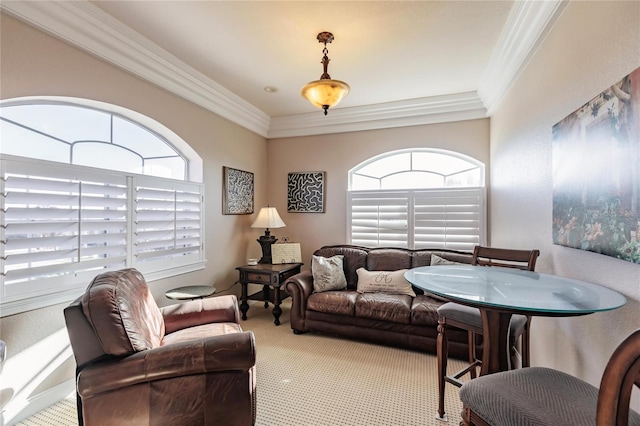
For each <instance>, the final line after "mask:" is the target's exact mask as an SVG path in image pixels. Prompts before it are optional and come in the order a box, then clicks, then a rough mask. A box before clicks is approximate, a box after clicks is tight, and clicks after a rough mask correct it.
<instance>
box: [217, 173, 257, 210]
mask: <svg viewBox="0 0 640 426" xmlns="http://www.w3.org/2000/svg"><path fill="white" fill-rule="evenodd" d="M222 170H223V181H222V182H223V185H222V186H223V188H222V197H223V200H222V209H223V211H222V213H224V214H251V213H253V173H251V172H245V171H244V170H238V169H233V168H231V167H223V168H222Z"/></svg>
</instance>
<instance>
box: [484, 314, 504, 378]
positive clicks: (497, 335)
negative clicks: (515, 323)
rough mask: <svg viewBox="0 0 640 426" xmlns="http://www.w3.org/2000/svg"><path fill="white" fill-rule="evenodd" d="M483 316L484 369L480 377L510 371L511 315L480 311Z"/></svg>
mask: <svg viewBox="0 0 640 426" xmlns="http://www.w3.org/2000/svg"><path fill="white" fill-rule="evenodd" d="M480 314H481V316H482V334H483V342H484V347H483V349H482V368H481V369H480V375H481V376H484V375H485V374H492V373H497V372H500V371H507V370H509V365H510V361H509V324H510V323H511V313H509V312H498V311H494V310H490V309H480Z"/></svg>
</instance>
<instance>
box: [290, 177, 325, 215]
mask: <svg viewBox="0 0 640 426" xmlns="http://www.w3.org/2000/svg"><path fill="white" fill-rule="evenodd" d="M287 211H289V212H306V213H323V212H324V172H301V173H289V176H288V178H287Z"/></svg>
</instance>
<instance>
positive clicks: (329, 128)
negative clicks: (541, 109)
mask: <svg viewBox="0 0 640 426" xmlns="http://www.w3.org/2000/svg"><path fill="white" fill-rule="evenodd" d="M486 116H487V114H486V109H485V108H484V105H483V103H482V100H481V99H480V98H479V97H478V95H477V93H476V92H467V93H457V94H453V95H443V96H431V97H428V98H420V99H410V100H406V101H396V102H388V103H383V104H376V105H366V106H360V107H349V108H335V109H333V108H332V109H331V110H329V115H327V116H325V115H323V114H322V111H320V110H318V112H313V113H305V114H295V115H288V116H282V117H273V118H272V119H271V127H270V129H269V135H268V137H269V139H273V138H286V137H294V136H311V135H321V134H329V133H343V132H358V131H363V130H374V129H388V128H393V127H406V126H418V125H422V124H433V123H446V122H451V121H461V120H473V119H477V118H485V117H486Z"/></svg>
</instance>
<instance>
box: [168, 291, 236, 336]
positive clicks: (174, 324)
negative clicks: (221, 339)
mask: <svg viewBox="0 0 640 426" xmlns="http://www.w3.org/2000/svg"><path fill="white" fill-rule="evenodd" d="M160 311H161V312H162V316H163V317H164V327H165V333H167V334H169V333H173V332H174V331H177V330H182V329H184V328H188V327H193V326H196V325H201V324H210V323H215V322H235V323H240V309H239V308H238V299H237V297H236V296H235V295H227V296H217V297H209V298H205V299H197V300H191V301H189V302H184V303H177V304H175V305H169V306H165V307H163V308H161V309H160Z"/></svg>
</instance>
